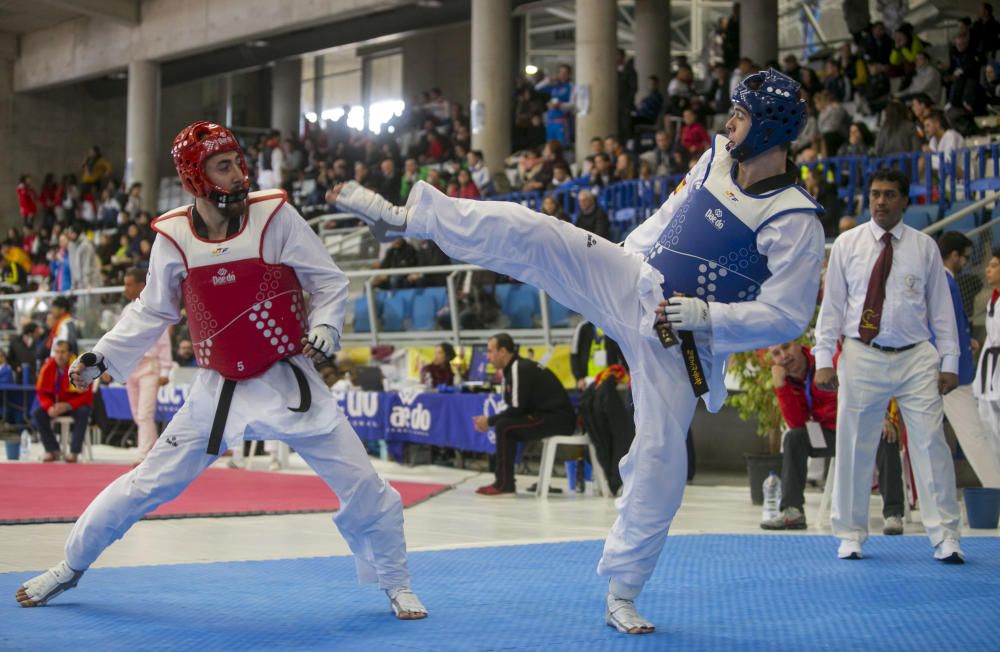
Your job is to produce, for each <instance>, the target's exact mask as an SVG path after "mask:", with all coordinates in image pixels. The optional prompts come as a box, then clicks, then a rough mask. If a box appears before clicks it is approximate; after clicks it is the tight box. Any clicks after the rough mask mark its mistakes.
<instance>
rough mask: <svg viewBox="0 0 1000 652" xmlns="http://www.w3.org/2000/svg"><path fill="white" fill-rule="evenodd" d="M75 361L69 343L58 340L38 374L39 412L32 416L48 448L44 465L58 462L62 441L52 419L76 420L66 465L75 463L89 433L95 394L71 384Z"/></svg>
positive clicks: (88, 389) (36, 411)
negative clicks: (56, 434) (57, 437)
mask: <svg viewBox="0 0 1000 652" xmlns="http://www.w3.org/2000/svg"><path fill="white" fill-rule="evenodd" d="M73 359H74V356H73V355H72V354H71V353H70V350H69V342H66V341H65V340H59V341H58V342H56V343H55V345H54V346H53V348H52V357H50V358H49V359H48V360H46V361H45V364H43V365H42V368H41V370H40V371H39V372H38V383H37V384H36V393H37V395H38V409H37V410H35V412H34V414H33V417H34V420H35V425H37V426H38V434H39V435H40V436H41V438H42V445H43V446H45V457H43V458H42V461H43V462H55V461H56V460H58V459H59V441H58V440H57V439H56V437H55V435H54V434H53V433H52V420H53V419H57V418H59V417H72V418H73V438H72V440H71V441H70V447H69V450H70V452H69V455H67V456H66V462H68V463H70V464H72V463H75V462H76V460H77V458H78V457H79V455H80V451H82V450H83V438H84V436H86V434H87V424H88V423H89V421H90V409H91V406H92V405H93V403H94V392H93V390H91V389H90V388H89V387H88V388H87V390H86V391H83V392H81V391H79V390H78V389H76V388H75V387H73V385H72V384H71V383H70V382H69V377H68V373H69V366H70V364H72V362H73Z"/></svg>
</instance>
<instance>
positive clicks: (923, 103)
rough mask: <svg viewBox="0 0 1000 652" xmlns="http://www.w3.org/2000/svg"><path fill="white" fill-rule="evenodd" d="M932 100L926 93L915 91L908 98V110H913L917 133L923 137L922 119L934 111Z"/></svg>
mask: <svg viewBox="0 0 1000 652" xmlns="http://www.w3.org/2000/svg"><path fill="white" fill-rule="evenodd" d="M934 110H935V109H934V101H933V100H932V99H931V98H930V96H929V95H927V94H926V93H917V94H916V95H914V96H913V97H912V98H910V111H912V112H913V117H914V118H915V122H916V126H917V135H918V136H920V138H921V139H923V138H924V120H926V119H927V118H928V117H929V116H930V114H931V112H932V111H934Z"/></svg>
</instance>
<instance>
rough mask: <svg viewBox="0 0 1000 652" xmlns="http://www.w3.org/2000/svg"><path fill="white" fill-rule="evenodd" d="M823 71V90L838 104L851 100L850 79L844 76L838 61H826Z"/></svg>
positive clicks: (851, 88)
mask: <svg viewBox="0 0 1000 652" xmlns="http://www.w3.org/2000/svg"><path fill="white" fill-rule="evenodd" d="M824 69H825V72H826V74H825V76H824V77H823V90H824V91H826V92H827V93H829V94H830V95H832V96H833V97H834V99H836V100H837V101H838V102H850V101H851V99H852V98H853V90H854V89H853V87H852V86H851V80H850V78H848V77H847V75H845V74H844V70H843V68H841V65H840V61H839V60H837V59H827V60H826V64H824ZM818 95H819V94H817V99H818ZM817 108H818V107H817Z"/></svg>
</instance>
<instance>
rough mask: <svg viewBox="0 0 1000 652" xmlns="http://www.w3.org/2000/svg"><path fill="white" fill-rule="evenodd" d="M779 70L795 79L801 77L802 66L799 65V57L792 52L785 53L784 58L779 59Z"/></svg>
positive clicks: (797, 79)
mask: <svg viewBox="0 0 1000 652" xmlns="http://www.w3.org/2000/svg"><path fill="white" fill-rule="evenodd" d="M781 72H783V73H785V74H786V75H788V76H789V77H791V78H792V79H794V80H795V81H799V80H800V79H802V67H801V66H800V65H799V58H798V57H796V56H795V55H794V54H787V55H785V58H784V59H782V60H781Z"/></svg>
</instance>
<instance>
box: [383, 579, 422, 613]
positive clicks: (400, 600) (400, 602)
mask: <svg viewBox="0 0 1000 652" xmlns="http://www.w3.org/2000/svg"><path fill="white" fill-rule="evenodd" d="M385 594H386V595H387V596H389V604H390V605H392V613H394V614H396V618H399V619H400V620H420V619H421V618H426V617H427V608H426V607H425V606H424V603H423V602H421V601H420V598H418V597H417V594H416V593H414V592H413V591H411V590H410V588H409V587H402V588H397V589H386V592H385Z"/></svg>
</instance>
